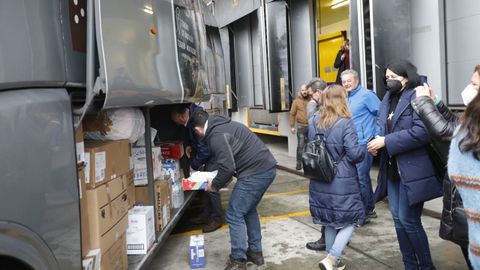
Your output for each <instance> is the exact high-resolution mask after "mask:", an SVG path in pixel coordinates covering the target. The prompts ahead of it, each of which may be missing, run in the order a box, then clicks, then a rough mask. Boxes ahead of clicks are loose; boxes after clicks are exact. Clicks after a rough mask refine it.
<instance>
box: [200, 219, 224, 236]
mask: <svg viewBox="0 0 480 270" xmlns="http://www.w3.org/2000/svg"><path fill="white" fill-rule="evenodd" d="M222 226H223V222H221V221H218V220H211V221H210V222H208V223H207V225H205V226H203V228H202V232H203V233H210V232H214V231H216V230H218V229H220V228H221V227H222Z"/></svg>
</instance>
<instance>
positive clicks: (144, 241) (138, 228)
mask: <svg viewBox="0 0 480 270" xmlns="http://www.w3.org/2000/svg"><path fill="white" fill-rule="evenodd" d="M154 241H155V220H154V213H153V206H135V207H133V208H132V209H130V210H129V211H128V229H127V254H129V255H133V254H147V251H148V249H149V248H150V246H151V245H152V244H153V242H154Z"/></svg>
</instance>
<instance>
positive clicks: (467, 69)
mask: <svg viewBox="0 0 480 270" xmlns="http://www.w3.org/2000/svg"><path fill="white" fill-rule="evenodd" d="M446 4H447V6H446V10H445V11H446V17H447V22H446V40H447V78H448V92H447V102H448V105H462V104H463V101H462V97H461V91H462V90H463V89H464V88H465V86H466V85H467V84H468V83H469V82H470V78H471V76H472V72H473V68H474V67H475V65H477V64H478V63H480V51H479V50H478V44H480V37H479V36H478V35H475V34H472V33H476V32H478V29H479V28H480V15H479V13H480V2H479V1H454V2H453V1H446Z"/></svg>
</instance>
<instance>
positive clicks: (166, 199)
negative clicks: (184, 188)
mask: <svg viewBox="0 0 480 270" xmlns="http://www.w3.org/2000/svg"><path fill="white" fill-rule="evenodd" d="M171 195H172V191H171V185H170V182H169V181H167V180H156V181H155V221H156V227H155V228H156V230H157V231H162V230H163V229H165V227H166V226H167V224H168V222H169V221H170V211H171V209H172V206H171V202H172V199H171Z"/></svg>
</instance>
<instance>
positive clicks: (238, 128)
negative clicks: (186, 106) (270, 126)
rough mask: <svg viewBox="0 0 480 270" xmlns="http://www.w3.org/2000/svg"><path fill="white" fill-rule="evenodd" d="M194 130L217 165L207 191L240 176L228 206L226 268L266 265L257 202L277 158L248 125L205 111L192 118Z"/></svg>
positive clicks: (271, 180)
mask: <svg viewBox="0 0 480 270" xmlns="http://www.w3.org/2000/svg"><path fill="white" fill-rule="evenodd" d="M190 125H191V126H192V128H193V130H194V131H195V132H196V133H197V134H198V135H199V136H201V137H204V140H205V141H206V142H207V145H208V147H209V149H210V154H211V155H212V156H213V158H214V159H213V160H215V162H216V165H217V167H218V174H217V176H216V177H215V178H214V179H212V180H210V181H209V183H208V187H207V188H206V191H207V192H217V191H218V190H219V189H221V188H223V187H224V186H226V185H227V184H228V182H229V181H230V179H231V178H232V176H236V177H237V183H236V184H235V186H234V188H233V191H232V195H231V197H230V202H229V204H228V209H227V213H226V219H227V223H228V225H229V228H230V242H231V246H232V248H231V254H230V259H229V260H228V263H227V267H226V268H225V270H235V269H240V270H246V269H247V266H246V263H247V261H248V262H253V263H254V264H256V265H262V264H264V259H263V253H262V242H261V240H262V232H261V227H260V220H259V218H258V213H257V205H258V203H259V202H260V200H261V199H262V196H263V194H264V193H265V191H266V190H267V188H268V187H269V186H270V184H271V183H272V182H273V179H274V178H275V175H276V169H275V165H276V164H277V161H276V160H275V158H274V157H273V155H272V153H270V151H269V150H268V148H267V147H266V146H265V144H263V142H262V141H260V139H258V137H257V136H256V135H255V134H253V132H251V131H250V130H249V129H248V128H247V127H246V126H244V125H242V124H240V123H237V122H234V121H231V120H230V119H229V118H226V117H223V116H220V115H212V116H209V115H208V113H206V112H204V111H199V112H195V113H194V114H193V115H192V116H191V118H190Z"/></svg>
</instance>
